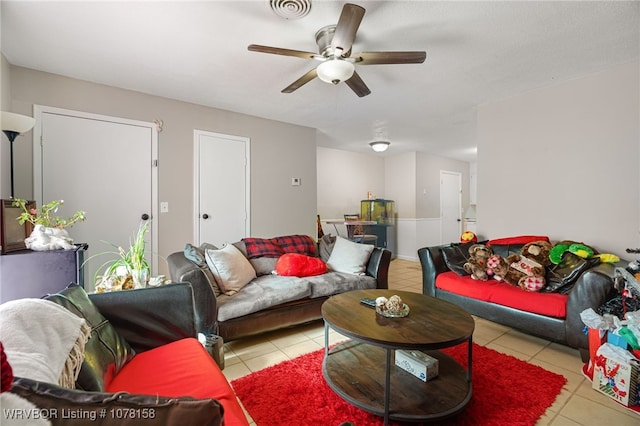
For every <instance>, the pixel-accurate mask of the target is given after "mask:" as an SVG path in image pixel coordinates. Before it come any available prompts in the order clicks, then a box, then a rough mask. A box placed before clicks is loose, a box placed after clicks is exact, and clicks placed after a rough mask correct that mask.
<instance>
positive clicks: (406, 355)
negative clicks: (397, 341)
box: [395, 349, 438, 382]
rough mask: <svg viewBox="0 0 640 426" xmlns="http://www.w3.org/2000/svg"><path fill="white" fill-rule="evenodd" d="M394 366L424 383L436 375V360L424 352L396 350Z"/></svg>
mask: <svg viewBox="0 0 640 426" xmlns="http://www.w3.org/2000/svg"><path fill="white" fill-rule="evenodd" d="M395 355H396V356H395V358H396V361H395V363H396V365H397V366H398V367H400V368H402V369H403V370H404V371H406V372H408V373H411V374H412V375H414V376H416V377H417V378H418V379H420V380H422V381H423V382H426V381H427V380H431V379H433V378H434V377H436V376H437V375H438V360H437V359H436V358H433V357H430V356H429V355H427V354H425V353H424V352H420V351H411V350H404V349H397V350H396V351H395Z"/></svg>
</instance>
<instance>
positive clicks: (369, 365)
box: [322, 340, 472, 422]
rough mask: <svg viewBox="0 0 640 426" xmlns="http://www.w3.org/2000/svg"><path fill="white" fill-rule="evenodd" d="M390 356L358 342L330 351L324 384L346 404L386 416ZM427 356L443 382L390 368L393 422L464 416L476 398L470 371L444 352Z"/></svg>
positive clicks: (431, 352)
mask: <svg viewBox="0 0 640 426" xmlns="http://www.w3.org/2000/svg"><path fill="white" fill-rule="evenodd" d="M386 352H387V349H384V348H381V347H378V346H372V345H367V344H365V343H360V342H357V341H353V340H350V341H347V342H345V343H342V344H339V345H337V346H335V347H334V348H332V349H331V351H330V352H329V356H328V357H327V358H326V360H325V362H324V364H323V371H322V372H323V374H324V377H325V380H326V381H327V383H329V386H330V387H331V388H332V389H333V391H334V392H336V393H337V394H338V395H339V396H340V397H341V398H342V399H344V400H346V401H347V402H349V403H350V404H353V405H355V406H356V407H359V408H362V409H363V410H365V411H367V412H369V413H372V414H375V415H378V416H382V417H384V415H385V407H384V401H383V399H382V398H381V397H380V396H381V395H384V391H385V370H386V356H387V355H386ZM425 353H426V354H428V355H430V356H432V357H434V358H437V359H438V361H439V363H440V365H439V371H440V373H439V374H438V377H436V378H434V379H432V380H430V381H428V382H423V381H421V380H419V379H418V378H416V377H414V376H412V375H411V374H409V373H407V372H406V371H404V370H402V369H400V368H396V367H395V366H393V365H392V366H391V370H390V373H391V389H392V392H391V398H390V403H389V419H391V420H397V421H408V422H411V421H414V422H417V421H433V420H439V419H443V418H446V417H449V416H453V415H455V414H457V413H459V412H460V411H462V410H463V409H464V407H465V406H466V405H467V404H468V402H469V400H470V399H471V393H472V392H471V383H470V382H468V381H467V370H466V369H464V368H463V367H462V366H461V365H460V364H458V363H457V362H456V361H454V360H453V359H452V358H451V357H449V356H448V355H445V354H443V353H442V352H440V351H425ZM392 359H393V358H392ZM392 364H393V361H392Z"/></svg>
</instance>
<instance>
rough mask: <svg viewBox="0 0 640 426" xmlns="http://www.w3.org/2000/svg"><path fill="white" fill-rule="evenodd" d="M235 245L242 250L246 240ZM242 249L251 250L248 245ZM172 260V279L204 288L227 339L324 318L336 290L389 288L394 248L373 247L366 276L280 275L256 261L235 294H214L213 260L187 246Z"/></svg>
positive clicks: (215, 325) (213, 327) (325, 252)
mask: <svg viewBox="0 0 640 426" xmlns="http://www.w3.org/2000/svg"><path fill="white" fill-rule="evenodd" d="M233 245H234V246H236V247H238V248H239V249H240V250H241V251H243V244H242V242H236V243H233ZM319 252H320V255H321V257H323V258H324V260H327V256H330V254H331V247H324V248H323V247H321V248H320V250H319ZM243 254H245V255H246V250H244V251H243ZM187 257H189V258H187ZM252 260H255V259H252ZM167 261H168V266H169V272H170V276H171V279H172V280H173V281H175V282H189V283H191V284H192V285H193V286H194V288H197V289H199V291H200V293H201V294H200V295H196V297H197V298H200V299H206V300H207V302H206V303H207V304H208V306H209V315H210V318H209V320H208V321H207V322H208V324H209V329H210V330H209V331H211V332H213V333H214V334H217V335H219V336H221V337H222V338H223V339H224V341H225V342H228V341H232V340H236V339H240V338H243V337H247V336H252V335H256V334H260V333H264V332H267V331H272V330H277V329H280V328H284V327H289V326H294V325H299V324H303V323H307V322H310V321H314V320H318V319H321V318H322V315H321V306H322V303H324V301H325V300H327V298H329V297H330V296H331V295H333V294H338V293H342V292H345V291H349V290H356V289H367V288H380V289H386V288H387V287H388V273H389V264H390V261H391V252H389V251H388V250H385V249H382V248H377V247H376V248H373V251H372V252H371V255H370V256H369V259H368V262H367V263H366V272H365V273H363V274H361V275H357V274H351V273H347V272H336V271H328V272H326V273H324V274H322V275H317V276H310V277H301V278H298V277H295V276H279V275H274V274H269V273H265V272H266V271H267V270H268V269H267V270H264V267H262V268H261V267H260V266H258V264H257V262H252V264H253V265H254V266H256V269H257V271H258V274H257V275H258V276H257V277H256V278H255V279H253V280H252V281H251V282H250V283H249V284H247V285H246V286H244V287H243V288H242V289H241V290H240V291H238V292H237V293H235V294H233V295H226V294H218V295H216V294H214V290H212V286H211V285H210V284H212V282H211V280H212V277H211V275H210V270H209V268H208V265H207V264H206V263H204V262H202V261H198V260H197V259H194V258H193V257H191V256H189V254H188V253H187V256H185V252H184V251H182V252H175V253H172V254H171V255H169V257H168V258H167ZM260 269H262V273H260ZM205 289H208V290H205ZM214 318H215V320H214Z"/></svg>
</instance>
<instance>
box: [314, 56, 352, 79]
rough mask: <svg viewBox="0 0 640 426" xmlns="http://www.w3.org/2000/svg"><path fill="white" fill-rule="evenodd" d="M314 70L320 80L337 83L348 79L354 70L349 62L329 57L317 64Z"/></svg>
mask: <svg viewBox="0 0 640 426" xmlns="http://www.w3.org/2000/svg"><path fill="white" fill-rule="evenodd" d="M316 71H317V73H318V77H319V78H320V80H322V81H324V82H326V83H331V84H338V83H340V82H341V81H346V80H349V79H350V78H351V76H352V75H353V72H354V71H355V67H354V66H353V64H352V63H351V62H347V61H343V60H342V59H330V60H328V61H326V62H323V63H321V64H320V65H318V67H317V68H316Z"/></svg>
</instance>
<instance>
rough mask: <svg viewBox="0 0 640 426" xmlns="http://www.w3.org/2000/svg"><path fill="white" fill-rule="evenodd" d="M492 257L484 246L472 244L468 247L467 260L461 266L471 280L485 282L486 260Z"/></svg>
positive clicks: (486, 275)
mask: <svg viewBox="0 0 640 426" xmlns="http://www.w3.org/2000/svg"><path fill="white" fill-rule="evenodd" d="M492 255H493V251H492V250H491V249H490V248H489V247H487V246H485V245H484V244H473V245H471V246H470V247H469V260H467V261H466V262H465V264H464V265H463V266H462V267H463V268H464V270H465V271H467V273H468V274H470V275H471V278H472V279H474V280H479V281H487V280H488V279H489V274H488V273H487V260H489V258H490V257H491V256H492Z"/></svg>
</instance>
